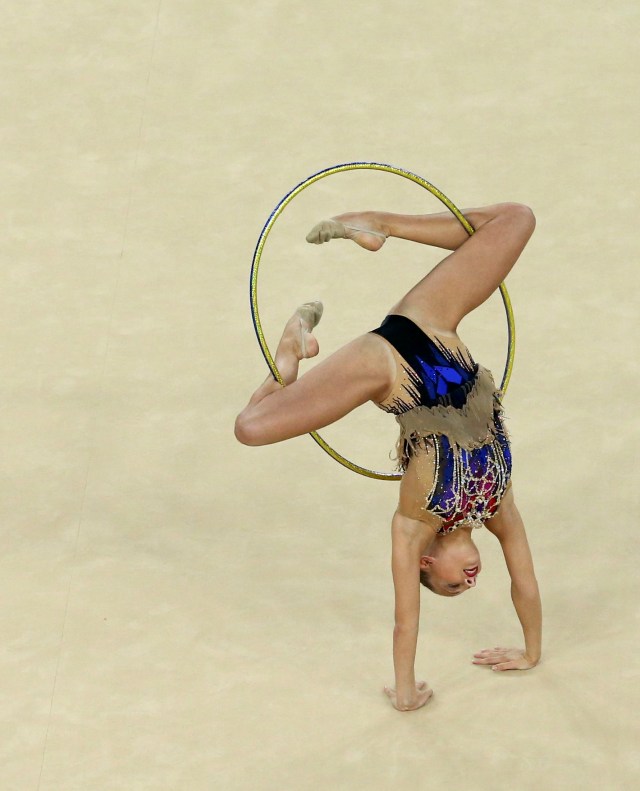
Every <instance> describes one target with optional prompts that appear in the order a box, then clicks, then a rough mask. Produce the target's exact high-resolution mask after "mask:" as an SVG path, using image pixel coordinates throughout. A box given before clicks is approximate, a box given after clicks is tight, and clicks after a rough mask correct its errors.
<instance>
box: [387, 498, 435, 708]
mask: <svg viewBox="0 0 640 791" xmlns="http://www.w3.org/2000/svg"><path fill="white" fill-rule="evenodd" d="M427 529H428V528H426V526H425V525H424V524H422V523H421V522H417V521H416V520H414V519H408V518H407V517H404V516H402V515H401V514H400V513H398V512H397V511H396V513H395V514H394V517H393V521H392V523H391V538H392V553H391V568H392V572H393V585H394V589H395V626H394V629H393V664H394V669H395V688H394V689H390V688H388V687H385V692H386V693H387V695H388V696H389V698H391V701H392V703H393V705H394V706H395V708H396V709H398V710H399V711H412V710H414V709H418V708H420V707H421V706H424V704H425V703H426V702H427V700H428V699H429V697H431V694H432V693H431V690H430V689H429V688H428V687H427V685H426V683H424V682H420V683H418V684H416V679H415V670H414V664H415V657H416V646H417V642H418V626H419V618H420V571H419V569H420V557H421V555H422V553H423V550H424V547H425V543H426V538H425V531H426V530H427Z"/></svg>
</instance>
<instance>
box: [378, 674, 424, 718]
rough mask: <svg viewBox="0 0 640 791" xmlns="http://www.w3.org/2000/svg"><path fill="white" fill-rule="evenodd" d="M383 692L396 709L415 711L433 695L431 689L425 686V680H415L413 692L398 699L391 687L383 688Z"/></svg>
mask: <svg viewBox="0 0 640 791" xmlns="http://www.w3.org/2000/svg"><path fill="white" fill-rule="evenodd" d="M384 691H385V694H386V695H387V697H388V698H389V700H390V701H391V703H392V704H393V708H394V709H397V710H398V711H415V710H416V709H421V708H422V707H423V706H424V705H425V703H427V701H428V700H429V698H430V697H431V696H432V695H433V690H432V689H430V688H429V687H428V686H427V682H426V681H416V689H415V694H414V695H412V696H411V697H405V698H403V699H402V700H401V701H398V698H397V695H396V691H395V689H393V688H392V687H385V688H384Z"/></svg>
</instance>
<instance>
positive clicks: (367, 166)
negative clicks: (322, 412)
mask: <svg viewBox="0 0 640 791" xmlns="http://www.w3.org/2000/svg"><path fill="white" fill-rule="evenodd" d="M348 170H381V171H384V172H386V173H394V174H395V175H397V176H402V177H403V178H405V179H408V180H409V181H413V182H414V183H415V184H418V185H419V186H420V187H423V188H424V189H426V190H427V191H428V192H430V193H431V194H432V195H435V197H436V198H438V200H439V201H440V202H441V203H443V204H444V205H445V206H446V207H447V208H448V209H449V211H450V212H451V213H452V214H453V215H454V216H455V217H456V219H457V220H458V221H459V222H460V224H461V225H462V227H463V228H464V229H465V231H466V232H467V233H468V234H469V236H472V235H473V233H474V230H473V227H472V226H471V225H470V224H469V222H468V220H467V219H466V218H465V216H464V215H463V214H462V212H461V211H460V210H459V209H458V208H457V207H456V206H454V204H453V203H452V202H451V201H450V200H449V198H447V196H446V195H444V194H443V193H442V192H440V190H439V189H438V188H437V187H434V186H433V184H430V183H429V182H428V181H426V180H425V179H423V178H421V177H420V176H417V175H416V174H415V173H411V172H410V171H408V170H403V169H402V168H396V167H393V166H392V165H384V164H381V163H379V162H349V163H346V164H343V165H334V166H333V167H330V168H326V169H325V170H320V171H318V173H314V174H313V175H312V176H309V178H307V179H305V180H304V181H302V182H300V184H298V185H297V187H294V188H293V189H292V190H291V191H290V192H288V193H287V194H286V195H285V196H284V198H282V200H281V201H280V202H279V203H278V205H277V206H276V207H275V209H274V210H273V211H272V212H271V215H270V216H269V219H268V220H267V222H266V223H265V225H264V228H263V229H262V232H261V234H260V236H259V238H258V243H257V244H256V249H255V252H254V254H253V261H252V263H251V281H250V298H251V318H252V319H253V326H254V329H255V331H256V336H257V338H258V343H259V344H260V349H261V350H262V354H263V355H264V359H265V360H266V362H267V365H268V366H269V369H270V371H271V373H272V374H273V377H274V379H276V380H277V381H278V382H279V383H280V384H281V385H282V386H283V387H284V382H283V380H282V377H281V376H280V372H279V371H278V369H277V367H276V364H275V362H274V359H273V357H272V356H271V352H270V351H269V347H268V346H267V342H266V340H265V337H264V333H263V331H262V324H261V323H260V312H259V310H258V268H259V266H260V259H261V257H262V253H263V251H264V245H265V242H266V241H267V237H268V236H269V233H270V231H271V229H272V228H273V226H274V224H275V222H276V220H277V219H278V217H279V216H280V215H281V214H282V212H283V211H284V209H285V208H286V206H287V205H288V204H289V203H291V201H292V200H293V199H294V198H295V197H296V196H297V195H299V194H300V193H301V192H302V191H303V190H305V189H306V188H307V187H310V186H311V185H312V184H315V183H316V181H320V179H323V178H326V177H327V176H332V175H333V174H335V173H343V172H345V171H348ZM500 295H501V296H502V302H503V304H504V308H505V312H506V315H507V328H508V333H509V335H508V348H507V360H506V363H505V367H504V373H503V376H502V383H501V385H500V389H501V391H502V392H503V393H506V391H507V387H508V386H509V380H510V379H511V372H512V370H513V360H514V357H515V338H516V331H515V320H514V316H513V308H512V306H511V300H510V298H509V293H508V292H507V287H506V286H505V284H504V283H501V284H500ZM311 437H312V438H313V439H314V440H315V442H317V444H318V445H320V447H321V448H322V449H323V450H324V451H325V452H326V453H328V454H329V456H331V458H332V459H335V460H336V461H337V462H339V463H340V464H342V465H343V466H344V467H346V468H347V469H349V470H352V471H353V472H357V473H358V474H360V475H364V476H366V477H367V478H375V479H377V480H381V481H399V480H400V479H401V478H402V475H401V474H400V473H393V472H375V471H374V470H369V469H367V468H366V467H361V466H360V465H358V464H355V463H354V462H352V461H349V459H346V458H345V457H344V456H342V455H341V454H340V453H338V451H337V450H334V449H333V448H332V447H331V446H330V445H329V444H328V443H327V442H326V441H325V440H324V439H323V438H322V437H321V436H320V435H319V434H318V432H317V431H312V432H311Z"/></svg>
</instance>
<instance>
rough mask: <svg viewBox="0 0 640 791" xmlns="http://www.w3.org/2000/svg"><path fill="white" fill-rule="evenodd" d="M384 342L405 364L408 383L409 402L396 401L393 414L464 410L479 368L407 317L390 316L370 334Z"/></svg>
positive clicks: (462, 354)
mask: <svg viewBox="0 0 640 791" xmlns="http://www.w3.org/2000/svg"><path fill="white" fill-rule="evenodd" d="M372 332H373V333H375V334H376V335H380V336H381V337H383V338H385V339H386V340H387V341H388V342H389V343H390V344H391V345H392V346H393V347H394V349H396V351H397V352H398V354H399V355H400V356H401V357H402V358H403V359H404V360H405V361H406V362H407V364H408V365H409V367H410V369H409V370H407V373H408V375H409V379H410V382H411V387H410V392H408V393H407V395H410V396H411V397H410V398H409V401H404V400H403V399H402V398H399V397H397V398H396V399H394V402H395V403H394V408H393V411H394V412H395V413H396V414H399V413H401V412H404V411H406V410H408V409H411V408H412V407H413V406H416V404H420V405H423V406H428V407H432V406H447V405H452V406H454V407H455V408H456V409H460V408H462V407H463V406H464V404H465V403H466V400H467V395H468V393H469V391H470V389H471V387H472V386H473V382H474V380H475V376H476V373H477V371H478V366H477V364H476V363H475V362H473V360H471V358H470V357H467V356H466V355H465V354H464V353H463V352H462V351H461V350H460V349H450V348H449V347H447V346H445V345H444V344H443V343H442V342H441V341H439V340H437V339H434V338H431V337H430V336H429V335H427V334H426V333H425V332H424V330H422V329H420V327H418V325H417V324H415V322H413V321H412V320H411V319H409V318H407V317H406V316H401V315H398V314H391V315H389V316H387V317H386V318H385V320H384V321H383V322H382V324H381V325H380V327H378V328H377V329H375V330H372Z"/></svg>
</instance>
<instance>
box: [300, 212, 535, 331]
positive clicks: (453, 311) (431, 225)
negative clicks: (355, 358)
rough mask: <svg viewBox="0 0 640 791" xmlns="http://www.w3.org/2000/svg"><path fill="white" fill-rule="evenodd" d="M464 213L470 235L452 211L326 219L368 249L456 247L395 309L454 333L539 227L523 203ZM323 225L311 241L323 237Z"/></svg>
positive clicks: (491, 288)
mask: <svg viewBox="0 0 640 791" xmlns="http://www.w3.org/2000/svg"><path fill="white" fill-rule="evenodd" d="M464 215H465V217H466V218H467V219H468V220H469V222H470V223H471V225H472V226H473V228H474V230H475V233H474V234H473V236H471V237H469V236H468V234H467V233H466V231H465V230H464V228H463V227H462V226H461V225H460V223H459V222H458V220H457V219H456V218H455V217H454V216H453V215H452V214H451V213H449V212H442V213H438V214H426V215H407V214H390V213H388V212H351V213H348V214H341V215H339V216H337V217H335V218H334V219H333V220H331V221H328V222H333V223H336V224H337V225H338V226H340V225H342V226H344V227H345V228H346V229H347V231H346V238H349V239H352V240H353V241H354V242H356V243H357V244H360V246H362V247H365V248H366V249H369V250H374V249H379V247H380V246H381V245H382V243H384V239H386V238H388V237H396V238H399V239H407V240H409V241H413V242H419V243H421V244H427V245H431V246H433V247H440V248H443V249H446V250H452V251H453V253H452V254H451V255H449V256H447V257H446V258H444V259H443V260H442V261H441V262H440V263H439V264H438V265H437V266H436V267H435V268H434V269H433V270H432V271H431V272H429V274H428V275H426V277H424V278H423V279H422V280H421V281H420V282H419V283H417V284H416V285H415V286H414V288H412V289H411V291H409V293H408V294H406V295H405V296H404V297H403V298H402V299H401V300H400V302H399V303H397V305H395V306H394V307H393V309H392V312H393V313H402V314H404V315H406V316H408V318H410V319H413V320H414V321H416V322H417V323H418V324H422V325H425V324H426V325H428V326H429V327H431V328H432V329H435V330H438V331H440V332H441V333H443V334H446V333H455V332H456V329H457V326H458V324H459V322H460V321H461V319H462V318H463V317H464V316H466V315H467V314H468V313H470V312H471V311H472V310H474V308H476V307H478V306H479V305H481V304H482V303H483V302H484V301H485V300H486V299H487V298H488V297H489V296H490V295H491V294H492V293H493V291H495V289H496V288H498V286H499V285H500V283H501V282H502V281H503V280H504V278H505V277H506V275H507V274H508V273H509V271H510V270H511V268H512V267H513V265H514V264H515V262H516V261H517V260H518V257H519V256H520V253H521V252H522V250H523V249H524V247H525V245H526V243H527V241H528V240H529V238H530V236H531V234H532V233H533V230H534V228H535V218H534V215H533V212H532V211H531V209H530V208H529V207H527V206H524V205H522V204H519V203H499V204H496V205H493V206H483V207H480V208H477V209H467V210H465V211H464ZM325 222H327V221H325ZM320 225H322V223H321V224H320ZM320 225H319V226H316V228H314V229H313V231H311V232H310V234H309V236H308V237H307V239H308V240H309V241H312V242H316V243H318V241H323V240H324V237H323V236H322V234H321V233H320V232H319V231H317V229H318V228H319V227H320ZM337 235H338V232H336V236H337Z"/></svg>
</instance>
